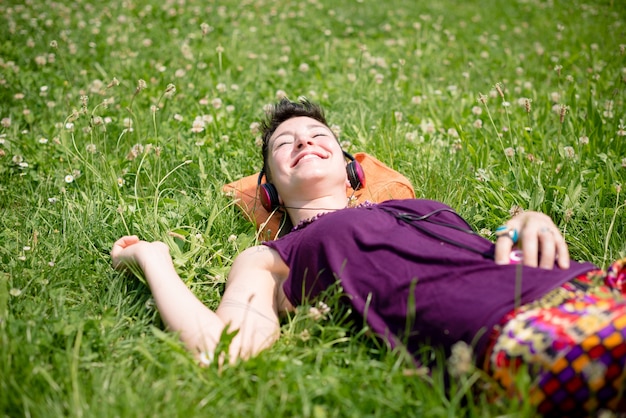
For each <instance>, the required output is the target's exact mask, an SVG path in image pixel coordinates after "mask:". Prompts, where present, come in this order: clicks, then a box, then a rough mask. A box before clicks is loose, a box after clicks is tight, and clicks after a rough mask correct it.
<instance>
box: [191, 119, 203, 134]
mask: <svg viewBox="0 0 626 418" xmlns="http://www.w3.org/2000/svg"><path fill="white" fill-rule="evenodd" d="M202 131H204V120H203V119H202V116H196V118H195V119H194V120H193V123H192V124H191V132H193V133H196V134H197V133H200V132H202Z"/></svg>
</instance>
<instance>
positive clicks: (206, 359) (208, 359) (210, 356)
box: [198, 351, 215, 366]
mask: <svg viewBox="0 0 626 418" xmlns="http://www.w3.org/2000/svg"><path fill="white" fill-rule="evenodd" d="M214 360H215V353H213V351H203V352H201V353H200V354H199V355H198V362H199V363H200V365H201V366H210V365H211V364H213V361H214Z"/></svg>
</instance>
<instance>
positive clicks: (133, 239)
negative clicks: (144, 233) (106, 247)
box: [113, 235, 139, 248]
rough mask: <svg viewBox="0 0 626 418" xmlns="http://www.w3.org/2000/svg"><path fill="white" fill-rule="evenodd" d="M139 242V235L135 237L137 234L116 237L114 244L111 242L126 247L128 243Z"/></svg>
mask: <svg viewBox="0 0 626 418" xmlns="http://www.w3.org/2000/svg"><path fill="white" fill-rule="evenodd" d="M138 242H139V237H137V235H126V236H124V237H122V238H120V239H118V240H117V241H115V244H113V246H114V247H115V246H120V247H122V248H126V247H128V246H129V245H133V244H136V243H138Z"/></svg>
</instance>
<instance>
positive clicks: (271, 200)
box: [259, 183, 280, 212]
mask: <svg viewBox="0 0 626 418" xmlns="http://www.w3.org/2000/svg"><path fill="white" fill-rule="evenodd" d="M259 199H261V204H262V205H263V208H265V210H266V211H268V212H272V211H273V210H274V209H276V208H277V207H278V206H280V199H279V198H278V191H277V190H276V187H274V185H273V184H272V183H264V184H261V185H260V186H259Z"/></svg>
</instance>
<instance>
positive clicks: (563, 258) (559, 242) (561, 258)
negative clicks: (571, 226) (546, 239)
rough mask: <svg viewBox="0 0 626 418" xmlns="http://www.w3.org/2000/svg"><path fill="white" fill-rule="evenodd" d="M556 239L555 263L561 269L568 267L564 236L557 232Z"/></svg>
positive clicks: (567, 252)
mask: <svg viewBox="0 0 626 418" xmlns="http://www.w3.org/2000/svg"><path fill="white" fill-rule="evenodd" d="M555 239H556V253H557V257H558V258H557V264H558V266H559V267H560V268H562V269H568V268H569V262H570V258H569V248H568V247H567V243H566V242H565V238H563V236H562V235H561V233H560V232H559V234H558V236H557V237H556V238H555Z"/></svg>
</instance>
